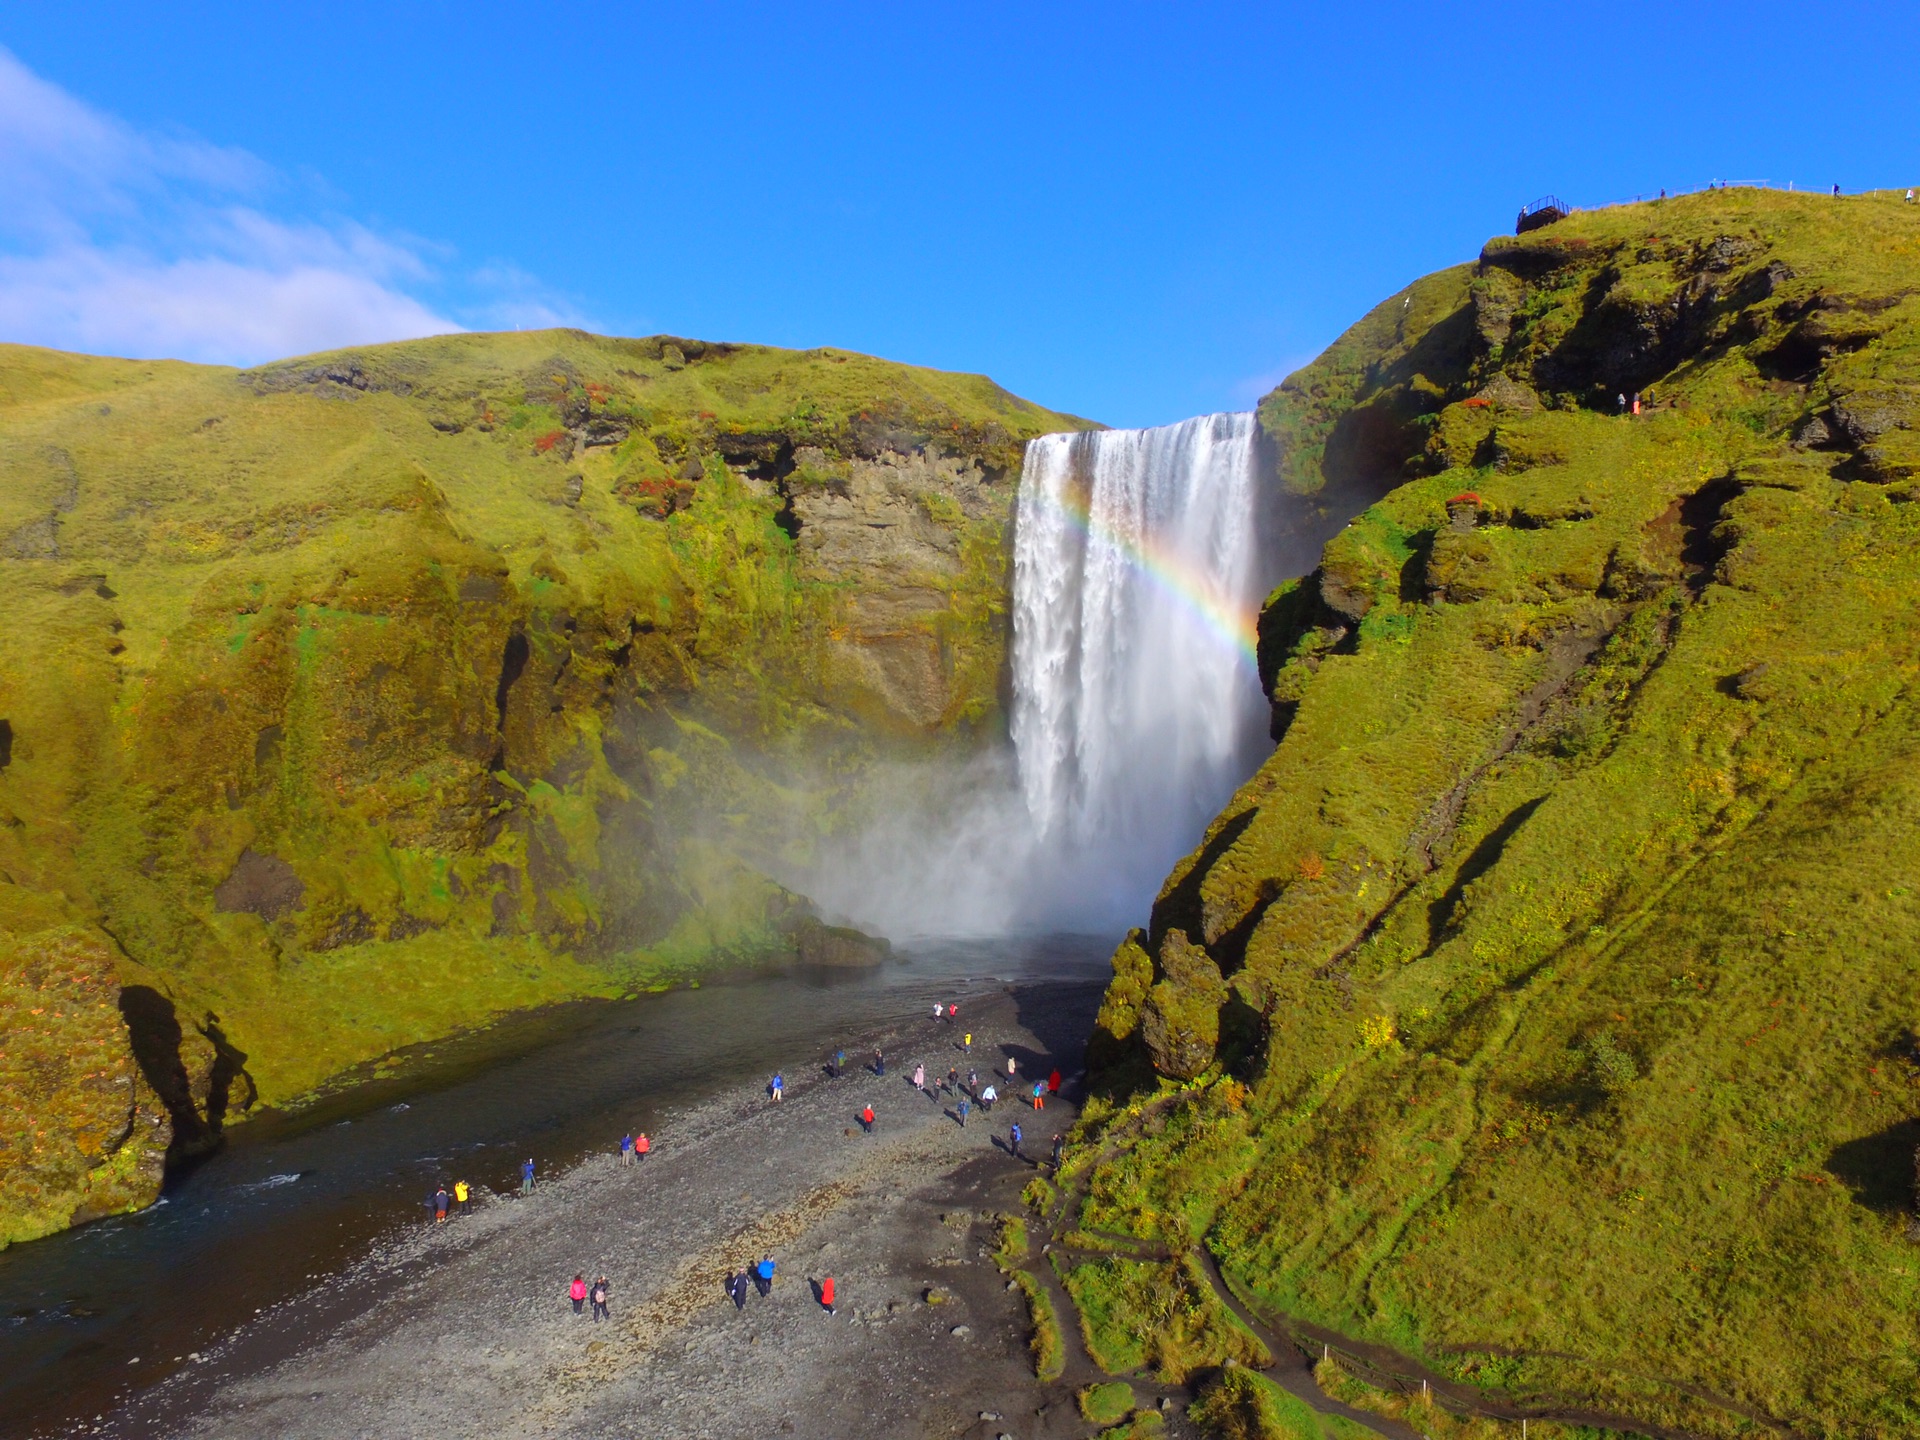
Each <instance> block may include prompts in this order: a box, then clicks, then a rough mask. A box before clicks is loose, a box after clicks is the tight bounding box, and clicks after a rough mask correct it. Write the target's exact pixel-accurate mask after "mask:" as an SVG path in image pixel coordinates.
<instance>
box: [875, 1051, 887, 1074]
mask: <svg viewBox="0 0 1920 1440" xmlns="http://www.w3.org/2000/svg"><path fill="white" fill-rule="evenodd" d="M873 1073H874V1074H876V1075H880V1076H885V1075H886V1073H887V1057H886V1056H885V1055H883V1054H881V1053H880V1052H879V1051H878V1050H876V1051H874V1052H873Z"/></svg>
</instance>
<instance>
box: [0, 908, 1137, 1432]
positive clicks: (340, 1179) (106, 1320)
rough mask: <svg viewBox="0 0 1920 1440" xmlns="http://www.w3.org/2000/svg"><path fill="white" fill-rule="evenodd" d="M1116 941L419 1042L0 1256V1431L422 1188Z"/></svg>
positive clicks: (126, 1377) (961, 952)
mask: <svg viewBox="0 0 1920 1440" xmlns="http://www.w3.org/2000/svg"><path fill="white" fill-rule="evenodd" d="M1113 944H1114V937H1086V936H1061V937H1048V938H1028V939H1022V940H1014V941H1008V940H995V941H964V942H962V941H954V942H938V943H935V942H923V943H919V944H916V945H913V946H908V947H903V948H902V949H900V950H899V951H896V955H895V958H894V959H893V960H892V961H890V962H889V963H888V964H886V965H884V966H881V967H878V968H876V969H873V970H860V971H838V972H834V971H825V972H823V971H803V970H798V969H795V970H788V971H776V972H765V973H753V974H746V975H740V976H735V977H732V978H729V979H726V980H720V981H714V982H710V983H708V984H705V985H702V986H700V987H698V988H689V989H681V990H674V991H669V992H666V993H663V994H658V995H646V996H641V997H639V998H636V999H633V1000H627V1001H619V1002H611V1003H609V1002H594V1003H582V1004H577V1005H567V1006H559V1007H555V1008H553V1009H551V1010H547V1011H542V1012H540V1013H538V1014H535V1015H529V1016H522V1017H516V1018H514V1019H511V1020H508V1021H505V1022H503V1023H502V1024H500V1025H498V1026H496V1027H494V1028H492V1029H491V1030H489V1031H486V1032H484V1033H482V1034H479V1035H475V1036H469V1037H465V1038H462V1039H460V1040H456V1041H451V1042H448V1043H446V1044H444V1045H441V1046H438V1047H435V1048H434V1051H433V1053H432V1054H431V1056H423V1057H420V1058H418V1059H416V1060H415V1061H413V1063H411V1064H409V1065H408V1066H407V1067H406V1070H405V1073H404V1074H403V1075H401V1076H399V1077H396V1078H393V1079H390V1080H380V1081H372V1082H369V1083H367V1084H364V1085H361V1086H357V1087H355V1088H354V1089H352V1090H350V1091H347V1092H345V1093H343V1094H340V1095H337V1096H334V1097H331V1098H329V1099H326V1100H323V1101H321V1102H319V1103H317V1104H315V1105H312V1106H310V1107H308V1108H306V1109H303V1110H300V1111H297V1112H291V1113H268V1114H263V1115H260V1116H258V1117H256V1118H254V1119H251V1120H249V1121H248V1122H247V1123H246V1124H244V1125H241V1126H239V1127H237V1128H236V1129H235V1130H234V1132H233V1133H232V1136H231V1138H230V1140H229V1143H228V1144H227V1145H226V1146H225V1148H223V1149H222V1150H221V1151H219V1152H218V1153H216V1154H215V1155H213V1156H211V1157H209V1158H208V1159H206V1160H205V1161H203V1162H202V1163H200V1164H198V1165H197V1166H195V1167H193V1168H192V1169H190V1170H188V1171H186V1172H184V1173H182V1174H180V1175H178V1176H176V1177H174V1178H173V1179H172V1180H171V1181H170V1183H169V1184H168V1186H167V1189H166V1193H165V1195H164V1196H163V1197H162V1199H161V1201H160V1202H159V1203H158V1204H157V1205H155V1206H153V1207H151V1208H149V1209H147V1210H145V1211H142V1212H141V1213H139V1214H137V1215H129V1216H123V1217H119V1218H116V1219H111V1220H103V1221H99V1222H96V1223H95V1224H92V1225H88V1226H84V1227H82V1228H80V1229H78V1230H74V1231H70V1232H68V1233H66V1234H64V1235H58V1236H53V1237H50V1238H48V1239H45V1240H40V1241H35V1242H33V1243H31V1244H26V1245H18V1246H14V1247H13V1248H11V1249H9V1250H7V1251H4V1252H0V1317H4V1319H0V1434H4V1435H7V1436H30V1435H51V1434H60V1433H67V1432H70V1431H71V1430H72V1429H74V1428H76V1424H77V1423H91V1422H92V1421H93V1419H94V1418H95V1417H96V1416H108V1417H111V1415H112V1413H113V1412H114V1411H115V1410H117V1409H119V1408H120V1407H121V1406H123V1405H125V1404H126V1403H127V1402H128V1401H129V1400H131V1399H133V1398H135V1397H136V1396H137V1395H138V1394H139V1392H141V1391H143V1390H144V1389H146V1388H147V1387H150V1386H152V1385H154V1384H155V1383H157V1382H158V1381H160V1380H161V1379H163V1378H165V1377H166V1376H167V1375H169V1374H171V1373H173V1372H174V1371H176V1370H178V1369H180V1368H181V1367H182V1366H186V1365H191V1364H192V1363H193V1360H192V1358H191V1357H192V1356H193V1355H194V1354H195V1353H196V1352H199V1351H203V1350H206V1349H208V1348H210V1347H212V1346H213V1345H215V1344H216V1343H218V1342H219V1341H220V1340H222V1339H223V1338H224V1337H227V1336H230V1335H232V1334H233V1333H234V1332H235V1331H236V1330H237V1329H238V1328H239V1327H241V1326H243V1325H244V1324H245V1323H246V1322H247V1321H248V1320H250V1319H251V1318H252V1317H253V1315H254V1314H255V1313H256V1312H257V1311H259V1310H262V1309H265V1308H267V1307H270V1306H273V1305H276V1304H279V1303H280V1302H282V1301H284V1300H287V1299H289V1298H291V1297H294V1296H297V1295H299V1294H301V1293H303V1292H304V1291H306V1290H308V1289H310V1288H312V1287H314V1286H315V1285H317V1284H318V1283H319V1282H321V1281H323V1280H324V1279H326V1278H327V1277H328V1276H330V1275H332V1274H334V1273H335V1272H337V1271H338V1270H340V1269H342V1268H343V1267H344V1266H346V1265H348V1264H350V1263H352V1262H353V1261H354V1260H356V1259H358V1258H359V1257H360V1256H362V1255H364V1254H365V1253H366V1252H367V1250H368V1249H369V1247H370V1246H371V1245H372V1244H374V1243H375V1242H376V1241H377V1240H378V1239H379V1238H380V1237H381V1236H382V1235H384V1234H386V1233H388V1232H389V1231H391V1230H392V1229H394V1228H395V1227H399V1226H405V1225H419V1224H423V1223H426V1221H427V1210H426V1208H425V1201H426V1199H427V1196H428V1194H429V1192H430V1191H431V1190H432V1189H433V1187H434V1186H435V1185H436V1184H439V1183H441V1182H443V1181H445V1182H449V1183H450V1182H451V1181H452V1180H454V1179H455V1178H459V1177H465V1178H466V1179H468V1180H469V1181H471V1182H473V1183H474V1184H476V1185H477V1186H482V1187H487V1188H491V1189H508V1188H511V1187H512V1186H513V1185H515V1184H516V1183H517V1173H518V1165H519V1162H520V1161H521V1160H522V1159H524V1158H526V1157H527V1156H529V1155H530V1156H532V1157H533V1159H534V1161H535V1162H536V1164H537V1165H538V1166H540V1167H541V1169H542V1171H543V1172H550V1171H552V1170H554V1169H556V1168H559V1167H564V1166H566V1165H569V1164H571V1163H572V1162H574V1161H576V1160H578V1159H579V1158H581V1157H582V1156H583V1155H585V1154H587V1153H589V1152H590V1151H592V1150H595V1149H610V1148H612V1147H613V1146H614V1145H615V1143H616V1142H617V1141H618V1138H619V1136H620V1134H621V1133H622V1132H623V1131H624V1130H626V1129H629V1128H643V1129H653V1128H656V1127H657V1126H658V1125H659V1124H660V1122H661V1120H662V1119H663V1118H664V1117H667V1116H669V1115H670V1114H671V1112H672V1111H673V1110H674V1109H675V1108H676V1107H679V1106H685V1105H689V1104H693V1103H697V1102H699V1101H700V1100H702V1099H704V1098H706V1097H707V1096H709V1095H711V1094H713V1093H714V1092H716V1091H717V1090H719V1089H720V1088H722V1087H725V1086H728V1085H736V1084H738V1083H740V1082H741V1080H742V1079H744V1078H746V1077H758V1076H761V1075H764V1074H770V1073H771V1072H772V1071H773V1070H774V1069H776V1068H780V1067H785V1068H787V1070H788V1072H789V1073H793V1071H794V1070H795V1069H796V1068H797V1067H801V1066H805V1065H812V1064H817V1063H820V1061H821V1060H822V1059H823V1058H824V1056H825V1055H826V1054H827V1053H829V1052H830V1051H831V1049H832V1048H833V1045H834V1044H835V1042H836V1041H845V1042H848V1043H849V1045H850V1042H851V1040H852V1038H853V1037H855V1036H859V1035H864V1034H868V1033H872V1032H875V1031H878V1030H883V1029H885V1028H886V1027H888V1026H889V1025H891V1024H894V1023H896V1022H906V1021H909V1020H918V1019H919V1018H920V1017H921V1016H923V1015H924V1014H925V1013H926V1012H927V1011H928V1010H930V1009H931V1007H932V1003H933V1001H934V1000H935V999H936V998H938V999H943V1000H953V1001H957V1002H958V1003H959V1005H960V1006H961V1018H962V1021H963V1022H964V1020H965V1017H966V1013H967V1004H968V996H969V995H973V996H979V995H982V994H984V993H987V992H989V991H994V990H1001V989H1005V988H1009V987H1014V988H1020V987H1026V986H1032V985H1036V984H1040V983H1047V982H1066V983H1070V984H1074V983H1077V984H1078V985H1081V986H1086V987H1089V988H1090V989H1091V988H1093V987H1098V986H1099V985H1101V984H1103V983H1104V981H1105V979H1106V977H1107V975H1108V973H1109V972H1108V970H1107V965H1106V961H1107V956H1108V955H1109V954H1111V952H1112V948H1113ZM1062 1038H1063V1039H1065V1038H1067V1037H1062ZM863 1058H864V1057H863Z"/></svg>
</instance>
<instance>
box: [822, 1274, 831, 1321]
mask: <svg viewBox="0 0 1920 1440" xmlns="http://www.w3.org/2000/svg"><path fill="white" fill-rule="evenodd" d="M820 1308H821V1309H822V1310H824V1311H826V1312H827V1313H828V1314H829V1315H831V1314H832V1313H833V1277H832V1276H831V1275H828V1276H827V1277H825V1278H824V1279H823V1280H821V1282H820Z"/></svg>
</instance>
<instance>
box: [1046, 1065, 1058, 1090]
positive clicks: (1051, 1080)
mask: <svg viewBox="0 0 1920 1440" xmlns="http://www.w3.org/2000/svg"><path fill="white" fill-rule="evenodd" d="M1047 1093H1048V1094H1049V1095H1058V1094H1059V1093H1060V1072H1059V1071H1058V1070H1055V1071H1054V1072H1053V1073H1052V1074H1051V1075H1049V1076H1047Z"/></svg>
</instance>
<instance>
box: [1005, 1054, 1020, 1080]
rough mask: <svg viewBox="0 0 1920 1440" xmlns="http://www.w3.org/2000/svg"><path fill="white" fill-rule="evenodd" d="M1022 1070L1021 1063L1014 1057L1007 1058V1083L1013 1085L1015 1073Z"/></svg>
mask: <svg viewBox="0 0 1920 1440" xmlns="http://www.w3.org/2000/svg"><path fill="white" fill-rule="evenodd" d="M1019 1068H1020V1062H1019V1060H1018V1059H1016V1058H1015V1057H1014V1056H1012V1055H1009V1056H1007V1083H1008V1084H1009V1085H1011V1084H1012V1083H1013V1073H1014V1071H1016V1070H1018V1069H1019Z"/></svg>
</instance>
